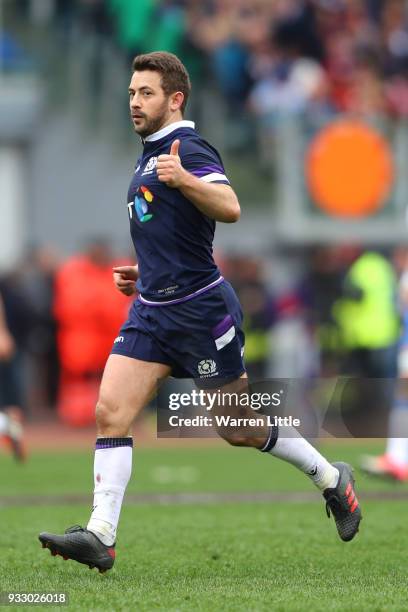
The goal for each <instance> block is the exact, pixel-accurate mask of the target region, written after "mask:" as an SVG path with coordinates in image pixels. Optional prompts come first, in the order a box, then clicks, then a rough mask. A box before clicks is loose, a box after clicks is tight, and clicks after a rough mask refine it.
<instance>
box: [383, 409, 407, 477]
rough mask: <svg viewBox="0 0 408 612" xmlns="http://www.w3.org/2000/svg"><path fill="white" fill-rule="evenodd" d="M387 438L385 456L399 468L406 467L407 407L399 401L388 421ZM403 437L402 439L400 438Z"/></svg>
mask: <svg viewBox="0 0 408 612" xmlns="http://www.w3.org/2000/svg"><path fill="white" fill-rule="evenodd" d="M388 429H389V438H388V440H387V446H386V451H385V454H386V455H387V456H388V457H389V458H390V459H391V461H393V462H394V463H396V464H397V465H399V466H402V467H407V465H408V440H407V432H408V406H407V402H406V400H405V399H404V400H402V399H400V400H399V402H398V403H396V405H395V406H394V407H393V409H392V410H391V414H390V416H389V421H388ZM401 436H403V437H401Z"/></svg>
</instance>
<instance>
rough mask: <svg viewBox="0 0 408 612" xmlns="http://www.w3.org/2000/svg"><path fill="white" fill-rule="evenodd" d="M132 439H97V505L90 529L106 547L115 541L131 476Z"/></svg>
mask: <svg viewBox="0 0 408 612" xmlns="http://www.w3.org/2000/svg"><path fill="white" fill-rule="evenodd" d="M132 451H133V438H130V437H128V438H98V439H97V440H96V445H95V460H94V484H95V488H94V502H93V509H92V514H91V518H90V520H89V523H88V526H87V528H88V529H89V531H92V532H93V533H95V535H96V536H97V537H98V538H99V539H100V540H101V541H102V542H103V543H104V544H106V545H107V546H111V545H112V544H114V543H115V540H116V530H117V526H118V522H119V516H120V510H121V507H122V502H123V496H124V494H125V490H126V487H127V485H128V482H129V480H130V476H131V473H132Z"/></svg>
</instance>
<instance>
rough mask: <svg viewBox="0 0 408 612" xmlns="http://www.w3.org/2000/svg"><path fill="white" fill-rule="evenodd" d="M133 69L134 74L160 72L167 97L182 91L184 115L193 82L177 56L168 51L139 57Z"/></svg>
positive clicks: (182, 110) (133, 64)
mask: <svg viewBox="0 0 408 612" xmlns="http://www.w3.org/2000/svg"><path fill="white" fill-rule="evenodd" d="M132 69H133V72H141V71H142V70H152V71H153V72H158V73H159V74H160V75H161V86H162V88H163V91H164V93H165V94H166V95H167V96H169V95H170V94H172V93H175V92H176V91H181V92H182V93H183V94H184V100H183V103H182V105H181V107H180V110H181V112H182V113H183V114H184V110H185V108H186V105H187V100H188V96H189V95H190V91H191V82H190V77H189V75H188V72H187V70H186V67H185V66H184V64H183V63H182V62H181V61H180V60H179V58H178V57H177V56H176V55H174V54H173V53H168V52H167V51H154V52H153V53H146V54H144V55H137V56H136V57H135V59H134V60H133V63H132Z"/></svg>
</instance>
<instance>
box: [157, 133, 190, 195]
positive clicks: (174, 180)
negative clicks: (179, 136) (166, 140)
mask: <svg viewBox="0 0 408 612" xmlns="http://www.w3.org/2000/svg"><path fill="white" fill-rule="evenodd" d="M179 148H180V140H174V142H173V143H172V145H171V148H170V154H169V155H159V157H158V159H157V178H158V179H159V181H161V182H162V183H166V185H167V186H168V187H173V188H178V187H180V186H181V184H182V182H183V177H184V175H185V174H186V170H184V168H183V166H182V165H181V160H180V157H179Z"/></svg>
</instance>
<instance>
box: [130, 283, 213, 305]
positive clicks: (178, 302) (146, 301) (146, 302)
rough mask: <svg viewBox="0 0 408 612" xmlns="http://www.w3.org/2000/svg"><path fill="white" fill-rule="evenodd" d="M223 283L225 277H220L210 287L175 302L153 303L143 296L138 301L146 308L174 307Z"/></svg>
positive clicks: (207, 286)
mask: <svg viewBox="0 0 408 612" xmlns="http://www.w3.org/2000/svg"><path fill="white" fill-rule="evenodd" d="M223 282H224V277H223V276H220V278H217V280H215V281H214V282H213V283H210V284H209V285H206V286H205V287H202V288H201V289H198V290H197V291H194V293H189V295H185V296H184V297H181V298H177V299H175V300H167V301H164V302H153V301H150V300H146V299H145V298H144V297H143V296H142V295H139V297H138V300H139V301H140V302H142V304H144V305H145V306H174V304H181V303H182V302H188V300H192V299H193V298H195V297H197V296H198V295H201V294H202V293H205V292H206V291H209V290H210V289H213V287H216V286H217V285H220V284H221V283H223Z"/></svg>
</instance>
